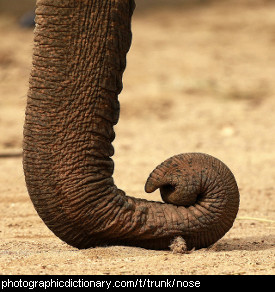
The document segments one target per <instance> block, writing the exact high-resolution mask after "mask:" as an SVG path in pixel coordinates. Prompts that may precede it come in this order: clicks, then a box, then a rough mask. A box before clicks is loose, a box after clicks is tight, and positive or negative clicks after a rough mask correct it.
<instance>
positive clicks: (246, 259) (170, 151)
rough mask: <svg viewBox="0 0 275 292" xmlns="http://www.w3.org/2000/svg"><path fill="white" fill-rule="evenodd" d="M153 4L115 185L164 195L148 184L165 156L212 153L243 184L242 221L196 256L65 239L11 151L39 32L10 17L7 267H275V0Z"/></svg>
mask: <svg viewBox="0 0 275 292" xmlns="http://www.w3.org/2000/svg"><path fill="white" fill-rule="evenodd" d="M155 2H156V1H152V2H151V3H155ZM166 2H167V1H166ZM173 2H176V1H173ZM189 2H190V1H189ZM201 2H203V1H201ZM205 2H206V3H205ZM138 3H139V1H138V0H137V4H138ZM144 3H145V1H142V0H140V7H138V8H137V10H136V14H135V16H134V19H133V34H134V38H133V46H132V49H131V51H130V53H129V55H128V66H127V70H126V73H125V78H124V91H123V93H122V94H121V96H120V101H121V107H122V110H121V119H120V122H119V124H118V125H117V126H116V133H117V138H116V140H115V143H114V144H115V148H116V154H115V156H114V161H115V164H116V170H115V182H116V184H117V185H118V186H119V187H120V188H122V189H124V190H125V191H126V193H127V194H130V195H134V196H137V197H146V198H147V197H148V198H150V199H155V200H159V195H158V194H157V193H156V194H153V195H147V194H145V193H144V191H143V184H144V182H145V181H146V178H147V175H148V174H149V173H150V171H151V170H152V169H153V168H154V167H155V166H156V165H157V164H159V163H160V162H161V161H163V160H164V159H166V158H168V157H170V156H172V155H174V154H177V153H181V152H191V151H196V152H206V153H209V154H211V155H214V156H216V157H218V158H220V159H221V160H223V161H224V162H225V163H226V164H227V165H228V166H229V167H230V168H231V170H232V171H233V173H234V174H235V177H236V179H237V181H238V185H239V188H240V193H241V204H240V211H239V214H238V218H237V220H236V222H235V224H234V226H233V228H232V229H231V230H230V231H229V232H228V233H227V234H226V236H225V237H224V238H222V239H221V240H220V241H219V242H218V243H217V244H216V245H215V246H214V247H212V248H211V249H203V250H198V251H194V252H192V253H191V254H173V253H172V252H170V251H152V250H144V249H140V248H132V247H116V246H114V247H99V248H93V249H88V250H77V249H74V248H72V247H70V246H68V245H66V244H64V243H62V242H61V241H60V240H59V239H58V238H56V237H55V236H54V235H53V234H52V233H51V232H50V231H49V230H48V229H47V228H46V227H45V225H44V224H43V222H42V221H41V220H40V218H39V217H38V216H37V214H36V212H35V210H34V208H33V206H32V204H31V202H30V200H29V197H28V194H27V191H26V187H25V183H24V176H23V172H22V162H21V157H9V158H7V157H6V158H4V157H3V156H4V155H3V154H7V153H14V154H16V153H20V147H21V141H22V125H23V120H24V108H25V102H26V92H27V86H28V74H29V71H30V66H31V51H32V30H28V29H21V28H19V27H18V26H17V24H16V23H15V22H14V19H13V18H11V17H10V16H7V15H4V14H2V15H0V35H1V43H0V155H2V158H0V198H1V200H0V214H1V218H0V273H1V274H80V275H82V274H146V275H149V274H166V275H168V274H170V275H171V274H272V275H274V274H275V262H274V254H275V223H274V220H275V201H274V196H275V187H274V181H275V164H274V161H275V147H274V146H275V114H274V112H275V82H274V77H275V54H274V47H275V4H274V2H273V1H257V0H254V1H253V0H250V1H248V0H238V1H233V0H228V1H214V2H213V1H212V2H211V1H210V2H207V1H204V3H205V4H204V5H193V6H189V5H187V6H179V7H176V8H171V7H169V6H164V7H162V8H159V9H157V7H156V6H154V5H152V7H151V9H150V10H148V9H146V7H144ZM141 8H142V9H141ZM143 8H144V9H143Z"/></svg>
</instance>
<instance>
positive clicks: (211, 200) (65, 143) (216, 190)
mask: <svg viewBox="0 0 275 292" xmlns="http://www.w3.org/2000/svg"><path fill="white" fill-rule="evenodd" d="M133 10H134V1H132V0H102V1H93V0H83V1H77V0H73V1H72V0H56V1H54V4H53V2H52V1H49V0H37V9H36V15H37V16H36V28H35V38H34V52H33V68H32V71H31V76H30V86H29V92H28V100H27V109H26V117H25V126H24V143H23V148H24V157H23V165H24V172H25V179H26V184H27V188H28V192H29V194H30V197H31V200H32V202H33V204H34V206H35V209H36V210H37V212H38V214H39V216H40V217H41V218H42V220H43V221H44V222H45V224H46V225H47V226H48V227H49V228H50V229H51V230H52V231H53V232H54V233H55V234H56V235H57V236H58V237H59V238H61V239H62V240H63V241H65V242H67V243H68V244H70V245H72V246H75V247H78V248H87V247H91V246H96V245H102V244H128V245H136V246H141V247H146V248H155V249H164V248H167V247H168V246H169V244H170V242H171V240H172V239H173V238H174V237H176V236H182V237H183V238H184V239H185V240H186V243H187V246H188V248H193V247H196V248H200V247H204V246H208V245H210V244H212V243H214V242H215V241H217V240H218V239H219V238H221V237H222V236H223V235H224V234H225V233H226V232H227V231H228V230H229V228H230V227H231V226H232V224H233V221H234V219H235V216H236V214H237V210H238V204H239V193H238V188H237V185H236V183H235V180H234V176H233V175H232V173H231V172H230V171H229V170H228V169H227V168H226V167H225V166H224V165H223V164H222V163H221V162H219V161H218V160H215V159H214V158H212V157H210V156H207V155H202V154H187V155H181V156H176V157H174V158H171V159H170V160H168V161H167V162H165V163H164V164H162V165H161V166H159V167H158V168H157V169H156V170H155V171H154V172H153V173H152V174H151V176H150V177H149V179H148V181H147V184H146V191H147V192H151V191H153V190H154V189H156V188H158V187H159V188H160V189H161V191H162V194H163V197H164V201H165V202H167V203H168V204H164V203H160V202H149V201H146V200H141V199H136V198H132V197H128V196H126V195H125V193H124V192H123V191H121V190H119V189H118V188H117V187H116V186H115V184H114V181H113V178H112V174H113V170H114V163H113V161H112V159H111V158H110V157H111V156H112V155H113V154H114V149H113V147H112V144H111V143H112V141H113V140H114V138H115V133H114V130H113V126H114V125H115V124H116V123H117V122H118V117H119V102H118V94H119V93H120V91H121V90H122V74H123V72H124V69H125V66H126V54H127V52H128V50H129V48H130V44H131V28H130V27H131V16H132V13H133ZM199 162H202V163H204V167H201V166H199ZM171 165H174V166H173V167H172V168H171V167H170V166H171ZM205 165H206V166H205ZM205 168H206V169H205ZM188 169H189V172H188ZM208 170H209V171H208ZM180 172H181V173H182V177H183V179H180V178H179V177H180ZM195 174H196V175H197V176H196V177H195ZM209 174H210V175H212V176H211V178H209V177H208V175H209ZM182 181H183V183H184V184H185V186H179V185H180V184H181V182H182ZM200 183H201V184H200ZM194 185H196V190H194V188H193V186H194ZM186 190H188V191H189V190H191V191H192V190H194V192H195V194H194V193H193V194H191V195H190V197H191V198H192V199H191V202H190V201H188V199H186V198H184V199H181V202H180V203H177V197H178V196H179V195H178V194H179V193H181V192H184V193H186V192H185V191H186ZM191 193H192V192H191ZM187 196H189V195H187ZM171 203H173V204H176V205H185V206H175V205H172V204H171Z"/></svg>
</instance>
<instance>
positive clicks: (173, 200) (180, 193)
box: [159, 184, 199, 207]
mask: <svg viewBox="0 0 275 292" xmlns="http://www.w3.org/2000/svg"><path fill="white" fill-rule="evenodd" d="M159 189H160V194H161V197H162V200H163V201H164V202H165V203H169V204H173V205H176V206H184V207H189V206H191V205H194V204H195V203H196V202H197V200H198V197H199V195H197V193H196V192H192V191H188V190H186V189H185V190H184V189H183V188H181V186H173V185H171V184H166V185H163V186H161V187H160V188H159Z"/></svg>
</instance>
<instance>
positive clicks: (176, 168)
mask: <svg viewBox="0 0 275 292" xmlns="http://www.w3.org/2000/svg"><path fill="white" fill-rule="evenodd" d="M158 188H159V189H160V193H161V197H162V199H163V201H164V202H165V203H168V204H173V205H176V206H182V207H184V208H185V209H183V212H182V213H183V214H184V216H185V217H186V218H187V221H188V227H187V228H185V231H184V233H185V234H186V237H184V236H183V238H184V239H185V238H186V241H187V245H188V248H193V247H196V248H199V247H206V246H209V245H211V244H213V243H214V242H216V241H217V240H219V239H220V238H221V237H222V236H223V235H224V234H225V233H226V232H227V231H228V230H229V229H230V228H231V227H232V225H233V223H234V220H235V218H236V215H237V212H238V208H239V190H238V186H237V183H236V180H235V178H234V175H233V174H232V172H231V171H230V169H229V168H228V167H227V166H226V165H225V164H224V163H223V162H221V161H220V160H218V159H217V158H214V157H212V156H210V155H207V154H202V153H187V154H180V155H176V156H173V157H171V158H169V159H167V160H166V161H164V162H163V163H162V164H160V165H159V166H158V167H156V168H155V170H154V171H153V172H152V173H151V174H150V176H149V178H148V179H147V182H146V184H145V191H146V192H147V193H151V192H153V191H155V190H156V189H158ZM182 207H180V208H181V209H182ZM191 233H192V234H191Z"/></svg>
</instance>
